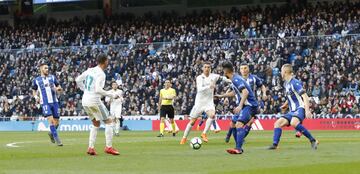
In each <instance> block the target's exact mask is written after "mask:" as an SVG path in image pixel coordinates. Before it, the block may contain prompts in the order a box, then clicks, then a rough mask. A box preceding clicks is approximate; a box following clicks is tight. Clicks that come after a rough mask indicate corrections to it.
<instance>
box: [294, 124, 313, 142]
mask: <svg viewBox="0 0 360 174" xmlns="http://www.w3.org/2000/svg"><path fill="white" fill-rule="evenodd" d="M295 129H296V130H297V131H299V132H301V133H302V134H304V135H305V137H306V138H308V139H309V140H310V141H315V138H314V137H313V136H312V135H311V133H310V132H309V131H308V130H307V129H306V128H305V127H304V126H303V125H302V124H298V125H297V126H296V127H295Z"/></svg>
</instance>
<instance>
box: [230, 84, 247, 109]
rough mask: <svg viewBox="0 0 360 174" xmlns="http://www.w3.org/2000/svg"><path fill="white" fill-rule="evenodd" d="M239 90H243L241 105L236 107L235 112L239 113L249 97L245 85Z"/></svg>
mask: <svg viewBox="0 0 360 174" xmlns="http://www.w3.org/2000/svg"><path fill="white" fill-rule="evenodd" d="M239 90H241V100H240V103H239V106H237V107H236V108H235V109H234V113H239V112H240V111H241V110H242V108H243V107H244V104H245V101H246V99H247V97H248V96H249V91H248V90H247V89H246V88H245V87H244V88H242V89H241V88H240V89H239Z"/></svg>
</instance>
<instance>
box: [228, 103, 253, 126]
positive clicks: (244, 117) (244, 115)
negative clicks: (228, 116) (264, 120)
mask: <svg viewBox="0 0 360 174" xmlns="http://www.w3.org/2000/svg"><path fill="white" fill-rule="evenodd" d="M257 111H258V107H257V106H244V108H243V109H242V110H241V111H240V113H239V114H234V116H233V117H232V122H233V123H236V122H242V123H244V124H247V123H248V122H249V121H250V119H251V117H255V115H256V114H257V113H258V112H257Z"/></svg>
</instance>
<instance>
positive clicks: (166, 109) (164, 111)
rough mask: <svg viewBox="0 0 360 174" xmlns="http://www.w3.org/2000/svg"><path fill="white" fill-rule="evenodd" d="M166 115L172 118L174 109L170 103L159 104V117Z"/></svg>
mask: <svg viewBox="0 0 360 174" xmlns="http://www.w3.org/2000/svg"><path fill="white" fill-rule="evenodd" d="M166 115H167V116H168V118H174V115H175V111H174V107H173V106H172V105H161V108H160V118H162V117H166Z"/></svg>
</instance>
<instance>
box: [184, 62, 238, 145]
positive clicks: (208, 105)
mask: <svg viewBox="0 0 360 174" xmlns="http://www.w3.org/2000/svg"><path fill="white" fill-rule="evenodd" d="M202 71H203V72H202V74H201V75H199V76H197V77H196V91H197V93H196V97H195V105H194V107H193V108H192V109H191V112H190V117H191V120H190V122H189V123H188V124H187V126H186V129H185V132H184V136H183V138H182V139H181V141H180V144H185V143H186V140H187V136H188V135H189V132H190V130H191V128H192V126H193V125H194V124H195V122H196V120H197V118H198V117H200V116H201V114H202V113H203V112H205V113H206V114H207V115H208V116H209V117H208V119H207V120H206V123H205V128H204V131H203V132H202V134H201V138H202V140H203V141H204V142H208V138H207V136H206V133H207V131H208V130H209V128H210V126H211V123H212V122H213V121H214V119H215V105H214V89H215V84H216V82H217V81H218V80H219V79H220V80H222V81H225V82H227V83H231V81H230V80H229V79H227V78H226V77H222V76H220V75H218V74H213V73H211V64H210V63H209V62H205V63H203V67H202Z"/></svg>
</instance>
